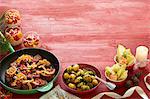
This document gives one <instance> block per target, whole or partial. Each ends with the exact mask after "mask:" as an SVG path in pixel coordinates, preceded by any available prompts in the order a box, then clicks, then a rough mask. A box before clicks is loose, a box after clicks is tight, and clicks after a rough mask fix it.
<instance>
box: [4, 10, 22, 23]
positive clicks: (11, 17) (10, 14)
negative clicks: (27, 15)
mask: <svg viewBox="0 0 150 99" xmlns="http://www.w3.org/2000/svg"><path fill="white" fill-rule="evenodd" d="M20 21H21V16H20V13H19V11H18V10H15V9H10V10H7V11H6V12H5V14H4V23H5V24H8V25H12V24H20Z"/></svg>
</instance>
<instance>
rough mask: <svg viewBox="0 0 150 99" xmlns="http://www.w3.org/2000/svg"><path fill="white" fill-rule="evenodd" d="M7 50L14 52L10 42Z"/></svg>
mask: <svg viewBox="0 0 150 99" xmlns="http://www.w3.org/2000/svg"><path fill="white" fill-rule="evenodd" d="M9 51H10V53H13V52H15V50H14V48H13V47H12V46H11V44H10V43H9Z"/></svg>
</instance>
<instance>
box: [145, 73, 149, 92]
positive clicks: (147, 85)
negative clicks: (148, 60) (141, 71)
mask: <svg viewBox="0 0 150 99" xmlns="http://www.w3.org/2000/svg"><path fill="white" fill-rule="evenodd" d="M148 76H150V73H149V74H148V75H147V76H145V77H144V82H145V85H146V87H147V88H148V90H150V84H148V83H147V82H146V78H147V77H148Z"/></svg>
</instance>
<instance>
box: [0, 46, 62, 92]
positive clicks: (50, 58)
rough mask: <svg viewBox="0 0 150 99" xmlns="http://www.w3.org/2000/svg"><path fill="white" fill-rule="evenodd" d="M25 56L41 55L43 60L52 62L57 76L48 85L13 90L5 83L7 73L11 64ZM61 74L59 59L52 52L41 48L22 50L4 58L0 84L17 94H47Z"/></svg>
mask: <svg viewBox="0 0 150 99" xmlns="http://www.w3.org/2000/svg"><path fill="white" fill-rule="evenodd" d="M13 51H14V50H11V52H13ZM23 54H29V55H36V54H39V55H41V56H42V58H45V59H47V60H48V61H50V62H51V63H52V65H53V68H55V69H56V72H55V76H54V78H53V79H52V80H51V81H50V82H48V84H47V85H45V86H42V87H39V88H36V89H32V90H19V89H14V88H11V87H9V86H8V85H7V83H6V81H5V72H6V70H7V69H8V68H9V66H10V63H11V62H13V61H14V60H16V59H17V58H18V57H19V56H21V55H23ZM59 72H60V66H59V61H58V59H57V58H56V57H55V56H54V55H53V54H52V53H50V52H48V51H46V50H44V49H39V48H26V49H21V50H18V51H16V52H13V53H11V54H9V55H7V56H6V57H5V58H3V59H2V60H1V62H0V83H1V84H2V85H3V86H4V87H5V88H6V89H7V90H9V91H11V92H14V93H17V94H34V93H37V92H45V91H48V90H50V89H51V88H52V87H53V83H54V81H55V80H56V78H57V77H58V74H59Z"/></svg>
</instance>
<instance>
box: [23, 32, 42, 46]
mask: <svg viewBox="0 0 150 99" xmlns="http://www.w3.org/2000/svg"><path fill="white" fill-rule="evenodd" d="M23 45H24V47H40V46H41V44H40V37H39V35H38V34H37V33H36V32H34V31H30V32H27V33H26V34H25V36H24V39H23Z"/></svg>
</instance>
